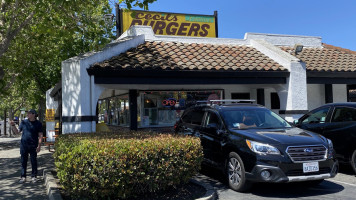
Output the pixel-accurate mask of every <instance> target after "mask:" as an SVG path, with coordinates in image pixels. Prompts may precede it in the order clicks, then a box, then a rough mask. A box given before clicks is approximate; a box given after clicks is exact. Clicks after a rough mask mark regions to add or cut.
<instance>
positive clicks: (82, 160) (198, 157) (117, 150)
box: [54, 132, 203, 199]
mask: <svg viewBox="0 0 356 200" xmlns="http://www.w3.org/2000/svg"><path fill="white" fill-rule="evenodd" d="M54 157H55V165H56V167H57V174H58V177H59V179H60V182H61V184H62V186H63V188H64V189H65V190H67V191H68V192H69V193H70V194H71V195H72V196H73V197H82V198H83V197H84V198H90V199H102V198H114V199H117V198H120V199H125V198H130V197H133V196H135V195H139V194H144V193H152V192H157V191H160V190H164V189H167V188H169V187H174V186H176V185H178V184H183V183H187V182H188V181H189V179H190V178H191V177H192V176H193V175H195V174H196V173H197V171H198V170H199V168H200V164H201V161H202V158H203V154H202V148H201V145H200V140H199V139H198V138H193V137H185V136H173V135H167V134H165V135H163V134H153V133H144V132H137V133H130V134H110V133H85V134H79V133H78V134H66V135H61V136H60V137H58V138H57V140H56V152H55V154H54Z"/></svg>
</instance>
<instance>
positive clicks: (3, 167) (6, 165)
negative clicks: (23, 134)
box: [0, 136, 54, 200]
mask: <svg viewBox="0 0 356 200" xmlns="http://www.w3.org/2000/svg"><path fill="white" fill-rule="evenodd" d="M20 140H21V139H20V137H9V136H7V137H6V136H1V137H0V200H5V199H6V200H9V199H33V200H35V199H36V200H38V199H48V195H47V194H46V186H45V184H44V181H43V170H44V169H51V168H53V167H54V166H53V165H54V161H53V157H52V154H53V152H49V151H48V149H47V147H44V146H42V149H41V151H40V153H39V154H38V155H37V162H38V177H37V178H38V180H39V181H38V182H37V183H31V182H30V179H31V162H30V159H29V162H28V164H27V182H25V183H24V184H19V183H18V181H19V179H20V175H21V163H20Z"/></svg>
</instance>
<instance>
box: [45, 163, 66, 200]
mask: <svg viewBox="0 0 356 200" xmlns="http://www.w3.org/2000/svg"><path fill="white" fill-rule="evenodd" d="M43 179H44V182H45V185H46V194H47V195H48V198H49V200H62V196H61V193H60V192H59V189H58V188H59V186H58V185H57V183H56V181H55V179H54V177H53V175H52V173H51V171H50V170H48V169H44V170H43Z"/></svg>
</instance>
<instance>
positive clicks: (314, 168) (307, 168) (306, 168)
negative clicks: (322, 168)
mask: <svg viewBox="0 0 356 200" xmlns="http://www.w3.org/2000/svg"><path fill="white" fill-rule="evenodd" d="M318 171H319V163H318V162H310V163H303V172H304V173H308V172H318Z"/></svg>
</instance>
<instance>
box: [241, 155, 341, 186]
mask: <svg viewBox="0 0 356 200" xmlns="http://www.w3.org/2000/svg"><path fill="white" fill-rule="evenodd" d="M323 162H324V163H321V164H320V165H321V166H323V167H324V168H322V169H324V170H320V171H319V172H313V173H303V172H298V173H296V172H294V173H291V171H293V170H288V169H286V167H285V166H281V167H279V166H277V167H276V166H270V165H256V166H255V167H254V168H253V169H252V171H251V172H250V173H246V178H247V180H249V181H252V182H275V183H283V182H301V181H313V180H321V179H327V178H333V177H335V176H336V174H337V173H338V170H339V163H338V161H337V160H328V161H323ZM300 164H301V163H295V165H293V164H292V165H291V164H289V166H293V167H298V168H299V167H300ZM325 165H329V166H328V167H327V168H325ZM325 169H327V170H325ZM266 171H267V172H268V173H269V174H270V176H269V177H263V176H262V173H263V172H266ZM294 171H295V170H294Z"/></svg>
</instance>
